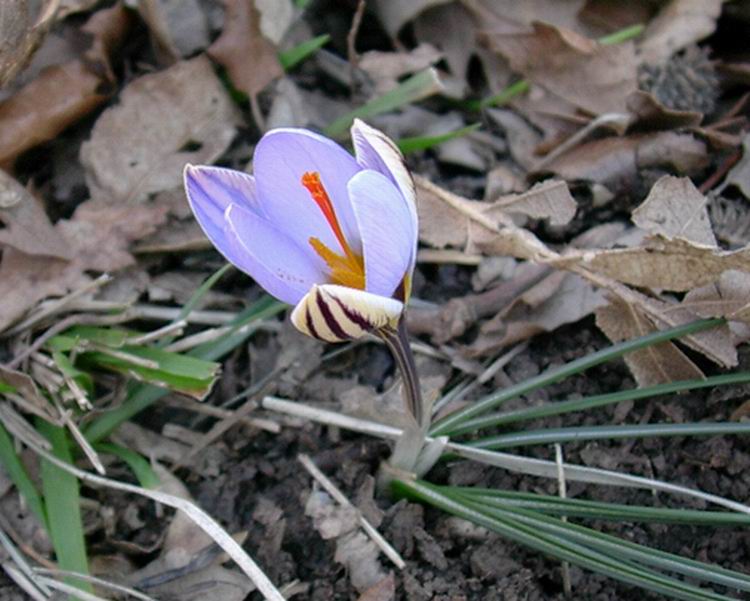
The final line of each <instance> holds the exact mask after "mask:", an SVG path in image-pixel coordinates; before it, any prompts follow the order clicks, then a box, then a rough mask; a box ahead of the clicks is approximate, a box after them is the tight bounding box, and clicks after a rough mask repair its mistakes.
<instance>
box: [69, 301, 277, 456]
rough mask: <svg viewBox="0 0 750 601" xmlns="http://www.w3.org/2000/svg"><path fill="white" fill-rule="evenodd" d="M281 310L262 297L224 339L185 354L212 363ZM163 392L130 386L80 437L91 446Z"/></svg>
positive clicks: (154, 387) (243, 313) (152, 387)
mask: <svg viewBox="0 0 750 601" xmlns="http://www.w3.org/2000/svg"><path fill="white" fill-rule="evenodd" d="M284 308H285V305H283V304H282V303H279V302H278V301H276V300H274V299H273V298H271V297H269V296H265V297H263V298H261V299H260V300H259V301H257V302H255V303H254V304H253V305H251V306H250V307H248V308H247V309H246V310H245V311H243V312H242V313H241V314H240V315H238V316H237V318H236V319H235V320H234V321H233V322H232V323H231V324H230V325H231V326H232V328H233V329H232V331H230V332H229V333H228V334H227V335H226V336H225V337H223V338H220V339H218V340H214V341H211V342H207V343H205V344H202V345H200V346H197V347H195V348H194V349H192V350H191V351H190V352H189V353H187V354H188V355H190V356H192V357H196V358H199V359H203V360H206V361H216V360H218V359H220V358H221V357H222V356H224V355H225V354H226V353H228V352H229V351H231V350H232V349H234V348H236V347H237V346H238V345H240V344H242V343H243V342H244V341H245V340H247V339H248V338H249V337H250V336H251V335H252V334H253V333H254V332H255V331H256V330H257V327H258V322H260V321H261V320H263V319H266V318H269V317H272V316H274V315H276V314H277V313H279V312H280V311H282V310H283V309H284ZM167 392H168V391H167V390H164V389H163V388H157V387H156V386H152V385H150V384H138V385H132V386H131V387H130V389H129V392H128V396H127V399H126V400H125V401H124V402H123V403H122V404H121V405H120V406H119V407H117V408H116V409H113V410H112V411H109V412H107V413H105V414H104V415H102V416H100V417H99V418H97V419H96V420H95V421H93V422H92V423H91V424H90V425H89V426H88V427H86V428H85V429H84V435H85V436H86V438H87V439H88V440H89V442H91V443H96V442H99V441H101V440H102V439H103V438H104V437H106V436H108V435H109V434H110V432H112V431H113V430H115V429H116V428H117V427H118V426H119V425H120V424H122V423H123V422H125V421H127V420H129V419H130V418H132V417H133V416H134V415H136V414H138V413H140V412H141V411H143V410H144V409H146V408H147V407H150V406H151V405H152V404H153V403H155V402H156V401H158V400H159V399H160V398H162V397H163V396H164V395H166V394H167Z"/></svg>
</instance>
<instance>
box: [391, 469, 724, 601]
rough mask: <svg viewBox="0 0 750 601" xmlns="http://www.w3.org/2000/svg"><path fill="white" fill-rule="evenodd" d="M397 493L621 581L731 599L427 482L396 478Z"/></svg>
mask: <svg viewBox="0 0 750 601" xmlns="http://www.w3.org/2000/svg"><path fill="white" fill-rule="evenodd" d="M392 488H393V489H394V492H395V493H396V494H398V495H401V496H408V497H411V498H414V499H418V500H421V501H423V502H426V503H429V504H430V505H433V506H435V507H437V508H439V509H442V510H443V511H446V512H448V513H451V514H453V515H456V516H458V517H461V518H463V519H466V520H469V521H471V522H473V523H475V524H478V525H480V526H483V527H485V528H488V529H490V530H492V531H494V532H497V533H498V534H500V535H502V536H505V537H506V538H508V539H510V540H512V541H514V542H517V543H520V544H522V545H525V546H528V547H530V548H532V549H534V550H536V551H540V552H542V553H545V554H546V555H549V556H551V557H554V558H556V559H559V560H564V561H569V562H571V563H573V564H576V565H579V566H581V567H583V568H587V569H590V570H592V571H596V572H599V573H601V574H604V575H606V576H610V577H612V578H615V579H617V580H620V581H622V582H627V583H629V584H634V585H636V586H640V587H642V588H644V589H647V590H651V591H653V592H656V593H661V594H664V595H667V596H670V597H673V598H676V599H684V600H687V601H709V600H710V601H730V598H729V597H726V596H723V595H718V594H717V593H714V592H712V591H707V590H703V589H700V588H698V587H695V586H692V585H689V584H686V583H684V582H681V581H679V580H675V579H673V578H669V577H667V576H665V575H663V574H660V573H658V572H655V571H653V570H650V569H648V568H644V567H643V566H640V565H638V564H635V563H633V562H632V561H628V560H622V559H613V558H611V557H608V556H606V555H605V554H602V553H600V552H597V551H595V550H592V549H589V548H586V547H585V546H583V545H580V544H577V543H574V542H572V541H569V540H566V539H565V538H562V537H560V536H554V535H550V534H548V533H543V532H540V531H539V530H538V529H536V528H533V527H530V526H528V525H525V524H520V523H519V522H518V521H515V520H509V519H504V518H500V517H498V516H496V515H493V516H490V515H487V514H486V513H485V512H483V511H480V510H479V509H477V508H476V507H473V506H471V504H470V503H468V502H466V501H463V500H462V499H460V498H459V499H457V498H454V497H450V496H447V495H445V494H443V493H442V492H441V491H440V489H439V488H438V487H435V486H432V485H428V484H427V483H425V482H414V481H412V482H405V481H400V480H394V481H393V483H392Z"/></svg>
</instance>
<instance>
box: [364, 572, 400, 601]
mask: <svg viewBox="0 0 750 601" xmlns="http://www.w3.org/2000/svg"><path fill="white" fill-rule="evenodd" d="M395 597H396V580H395V578H394V577H393V572H391V573H390V574H388V576H386V577H385V578H383V579H382V580H381V581H380V582H378V583H377V584H374V585H373V586H371V587H370V588H368V589H367V590H366V591H365V592H363V593H362V594H361V595H360V596H359V598H358V599H357V601H393V599H394V598H395Z"/></svg>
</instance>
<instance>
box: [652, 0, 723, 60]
mask: <svg viewBox="0 0 750 601" xmlns="http://www.w3.org/2000/svg"><path fill="white" fill-rule="evenodd" d="M722 4H723V0H671V1H670V2H669V3H668V4H667V5H666V6H665V7H664V8H663V9H662V10H661V11H660V12H659V14H658V15H657V16H656V18H654V19H653V20H652V21H651V22H650V23H649V24H648V27H647V28H646V31H645V32H644V33H643V36H642V37H641V41H640V43H639V52H640V54H641V57H642V60H643V61H644V62H647V63H661V62H664V61H666V60H668V59H669V58H670V57H671V56H672V55H673V54H674V53H675V52H677V51H678V50H681V49H682V48H685V47H686V46H689V45H690V44H693V43H694V42H698V41H700V40H702V39H703V38H705V37H707V36H709V35H711V34H712V33H713V32H714V30H715V29H716V20H717V19H718V18H719V15H720V14H721V5H722Z"/></svg>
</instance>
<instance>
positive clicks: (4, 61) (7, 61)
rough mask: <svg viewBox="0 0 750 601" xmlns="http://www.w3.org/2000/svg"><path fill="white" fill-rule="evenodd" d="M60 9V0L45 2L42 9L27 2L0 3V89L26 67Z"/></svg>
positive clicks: (26, 0)
mask: <svg viewBox="0 0 750 601" xmlns="http://www.w3.org/2000/svg"><path fill="white" fill-rule="evenodd" d="M59 5H60V0H46V1H45V2H43V3H42V4H41V6H37V4H36V3H34V4H32V3H31V2H29V1H28V0H4V1H3V2H0V88H2V87H3V86H5V85H7V84H8V83H9V82H10V81H11V80H13V78H14V77H15V76H16V75H18V74H19V73H20V72H21V71H22V70H23V69H24V68H25V67H26V65H27V64H28V63H29V61H30V60H31V57H32V56H33V55H34V52H35V51H36V49H37V48H38V47H39V45H40V44H41V42H42V40H43V39H44V36H45V35H46V34H47V32H48V31H49V28H50V27H51V26H52V24H53V23H54V22H55V15H56V13H57V10H58V8H59ZM32 6H33V8H32ZM34 9H36V10H34Z"/></svg>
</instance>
